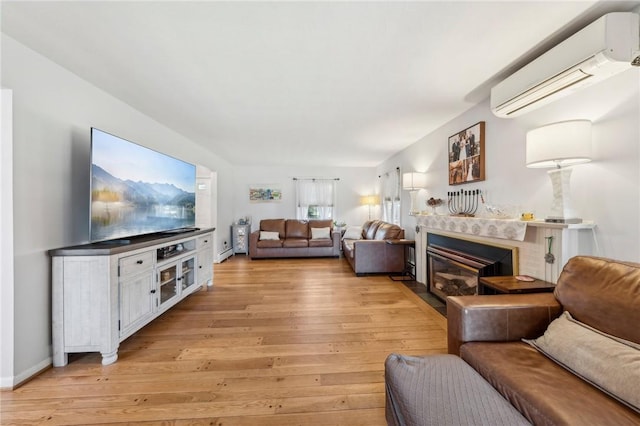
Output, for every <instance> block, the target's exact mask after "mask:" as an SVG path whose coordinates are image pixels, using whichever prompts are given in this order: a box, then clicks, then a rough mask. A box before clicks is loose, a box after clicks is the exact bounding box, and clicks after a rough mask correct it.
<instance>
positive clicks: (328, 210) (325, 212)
mask: <svg viewBox="0 0 640 426" xmlns="http://www.w3.org/2000/svg"><path fill="white" fill-rule="evenodd" d="M294 180H295V184H296V206H297V207H296V218H297V219H301V220H308V219H334V218H335V214H336V211H335V210H336V186H337V182H338V179H327V178H323V179H313V178H309V179H301V178H294Z"/></svg>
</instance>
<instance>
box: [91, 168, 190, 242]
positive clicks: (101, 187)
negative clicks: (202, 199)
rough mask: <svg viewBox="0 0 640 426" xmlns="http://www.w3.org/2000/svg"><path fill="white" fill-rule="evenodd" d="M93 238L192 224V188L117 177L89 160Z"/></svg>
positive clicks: (120, 235) (95, 239) (140, 232)
mask: <svg viewBox="0 0 640 426" xmlns="http://www.w3.org/2000/svg"><path fill="white" fill-rule="evenodd" d="M91 185H92V186H91V234H92V240H93V241H97V240H100V239H108V238H115V237H122V236H126V235H134V234H142V233H150V232H157V231H162V230H168V229H176V228H180V227H185V226H193V224H194V222H195V192H187V191H185V190H183V189H180V188H178V187H177V186H175V185H173V184H171V183H158V182H154V183H151V182H134V181H132V180H123V179H120V178H117V177H115V176H113V175H111V174H110V173H108V172H107V171H105V170H104V169H103V168H101V167H100V166H97V165H96V164H92V184H91Z"/></svg>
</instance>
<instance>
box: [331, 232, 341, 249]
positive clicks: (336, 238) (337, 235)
mask: <svg viewBox="0 0 640 426" xmlns="http://www.w3.org/2000/svg"><path fill="white" fill-rule="evenodd" d="M341 240H342V231H340V230H339V229H333V230H332V231H331V241H332V242H333V253H334V254H335V255H336V256H340V245H341V243H342V241H341Z"/></svg>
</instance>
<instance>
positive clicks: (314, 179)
mask: <svg viewBox="0 0 640 426" xmlns="http://www.w3.org/2000/svg"><path fill="white" fill-rule="evenodd" d="M293 180H312V181H316V180H340V178H297V177H294V178H293Z"/></svg>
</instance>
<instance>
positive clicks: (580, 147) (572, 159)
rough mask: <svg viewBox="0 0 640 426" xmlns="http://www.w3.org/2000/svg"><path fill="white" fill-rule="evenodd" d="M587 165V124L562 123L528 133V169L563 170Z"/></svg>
mask: <svg viewBox="0 0 640 426" xmlns="http://www.w3.org/2000/svg"><path fill="white" fill-rule="evenodd" d="M589 161H591V122H590V121H589V120H572V121H562V122H559V123H553V124H549V125H546V126H543V127H538V128H537V129H533V130H530V131H529V132H527V159H526V162H527V167H531V168H545V167H562V166H571V165H574V164H581V163H588V162H589Z"/></svg>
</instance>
